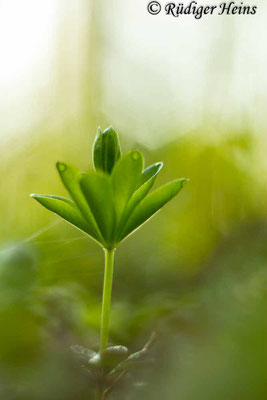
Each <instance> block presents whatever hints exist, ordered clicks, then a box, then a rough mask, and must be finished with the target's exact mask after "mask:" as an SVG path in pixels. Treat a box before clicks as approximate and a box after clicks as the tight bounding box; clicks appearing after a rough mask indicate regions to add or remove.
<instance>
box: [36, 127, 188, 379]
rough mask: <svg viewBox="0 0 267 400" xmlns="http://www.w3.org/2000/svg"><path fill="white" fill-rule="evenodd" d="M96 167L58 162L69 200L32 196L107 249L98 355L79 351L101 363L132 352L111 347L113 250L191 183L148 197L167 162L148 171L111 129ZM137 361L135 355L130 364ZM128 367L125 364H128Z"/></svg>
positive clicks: (98, 146) (99, 139)
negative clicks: (84, 169)
mask: <svg viewBox="0 0 267 400" xmlns="http://www.w3.org/2000/svg"><path fill="white" fill-rule="evenodd" d="M93 165H94V169H95V170H94V171H89V172H87V173H81V172H80V171H79V169H78V168H76V167H74V166H72V165H70V164H67V163H63V162H58V163H57V170H58V172H59V175H60V177H61V180H62V182H63V184H64V186H65V188H66V189H67V191H68V193H69V195H70V197H71V198H70V199H68V198H65V197H61V196H55V195H38V194H32V195H31V196H32V197H33V198H34V199H35V200H37V201H38V202H39V203H41V204H42V205H43V206H44V207H46V208H47V209H48V210H50V211H52V212H54V213H55V214H57V215H59V216H60V217H62V218H63V219H65V220H66V221H67V222H69V223H70V224H72V225H74V226H76V227H77V228H78V229H80V230H81V231H83V232H85V233H86V234H87V235H89V236H90V237H91V238H92V239H94V240H95V241H96V242H97V243H98V244H99V245H100V246H101V247H103V248H104V251H105V273H104V287H103V300H102V316H101V333H100V347H99V353H98V354H97V355H96V354H95V353H94V354H92V353H90V351H89V350H88V352H86V350H81V347H79V349H80V350H79V351H80V352H82V353H83V355H84V353H86V354H87V355H88V354H91V361H92V360H93V359H94V363H95V361H96V359H97V360H99V362H101V359H104V358H105V357H106V355H107V354H108V353H110V352H115V353H116V351H117V353H118V354H124V358H125V357H126V354H127V352H126V351H125V348H123V347H122V346H115V347H117V349H115V347H114V348H108V349H107V344H108V333H109V324H110V305H111V291H112V279H113V265H114V250H115V249H116V248H117V247H118V245H119V243H120V242H122V241H123V240H124V239H126V238H127V237H128V236H129V235H131V234H132V233H133V232H134V231H135V230H136V229H138V228H139V227H140V226H141V225H142V224H144V223H145V222H146V221H147V220H148V219H149V218H150V217H152V216H153V215H154V214H155V213H156V212H157V211H159V210H160V209H161V208H162V207H163V206H164V205H165V204H166V203H167V202H168V201H170V200H171V199H172V198H173V197H174V196H176V195H177V194H178V193H179V192H180V190H181V189H182V187H183V185H184V184H185V182H186V181H187V179H184V178H182V179H176V180H174V181H172V182H169V183H167V184H165V185H164V186H161V187H160V188H158V189H156V190H155V191H153V192H152V193H150V194H149V191H150V189H151V188H152V186H153V184H154V182H155V179H156V177H157V175H158V173H159V171H160V170H161V168H162V166H163V163H162V162H158V163H156V164H153V165H151V166H149V167H147V168H146V169H144V160H143V156H142V154H141V153H140V151H137V150H133V151H129V152H127V153H125V154H123V155H122V154H121V147H120V143H119V139H118V135H117V133H116V132H115V131H114V130H113V129H112V128H108V129H106V130H105V131H104V132H103V131H102V130H101V129H100V128H99V129H98V131H97V135H96V138H95V142H94V146H93ZM112 349H113V350H112ZM76 350H77V348H76ZM115 350H116V351H115ZM126 350H127V349H126ZM88 357H89V356H88ZM119 358H120V357H119ZM134 358H135V357H132V356H130V362H131V359H134ZM89 360H90V357H89ZM120 361H121V360H120ZM126 364H127V362H126V360H124V364H123V365H126ZM112 367H114V366H112ZM117 369H118V368H117ZM112 371H114V368H112V370H111V372H112Z"/></svg>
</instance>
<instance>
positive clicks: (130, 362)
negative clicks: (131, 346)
mask: <svg viewBox="0 0 267 400" xmlns="http://www.w3.org/2000/svg"><path fill="white" fill-rule="evenodd" d="M148 357H149V353H148V350H147V349H142V350H140V351H137V352H136V353H132V354H131V355H130V356H129V357H128V358H126V359H125V360H123V361H122V362H120V363H119V364H118V365H117V366H116V367H115V368H114V369H113V370H112V371H111V372H110V374H109V375H110V376H111V375H115V374H120V373H122V372H126V371H129V370H131V369H133V368H134V367H136V366H138V365H140V364H141V363H142V364H143V363H145V362H149V363H150V362H151V361H152V360H151V358H148Z"/></svg>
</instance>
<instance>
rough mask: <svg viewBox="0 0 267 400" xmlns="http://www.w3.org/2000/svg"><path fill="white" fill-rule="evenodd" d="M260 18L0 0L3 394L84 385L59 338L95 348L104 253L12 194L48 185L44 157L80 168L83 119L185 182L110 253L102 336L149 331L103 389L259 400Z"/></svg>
mask: <svg viewBox="0 0 267 400" xmlns="http://www.w3.org/2000/svg"><path fill="white" fill-rule="evenodd" d="M203 3H207V2H203ZM266 16H267V7H266V5H263V4H261V7H260V9H259V11H258V13H257V15H256V16H254V17H249V16H242V17H241V16H236V17H217V16H214V17H209V18H206V19H202V20H201V21H195V20H194V19H190V17H187V18H183V19H182V18H181V19H179V21H178V20H174V19H169V18H167V17H166V16H164V15H162V14H161V15H158V16H151V15H149V14H148V13H147V10H146V3H145V2H144V1H143V0H138V1H136V0H127V1H123V0H111V1H109V2H107V1H105V0H101V1H98V2H93V1H89V0H70V1H68V2H63V1H61V0H46V1H45V2H44V1H41V0H40V1H39V0H38V1H36V0H35V1H33V0H28V1H27V0H23V1H18V0H11V1H4V0H2V1H0V44H1V49H2V52H1V66H0V72H1V74H0V88H1V97H0V114H1V118H0V128H1V129H0V148H1V158H0V171H1V183H0V187H1V192H0V206H1V207H0V210H1V230H0V241H1V248H0V394H1V396H2V398H4V399H5V400H13V399H14V400H15V399H19V400H24V399H25V400H26V399H27V400H31V399H32V400H43V399H46V400H47V399H55V400H73V399H74V398H75V400H83V399H90V398H92V399H93V388H92V385H91V382H90V381H89V380H88V378H87V376H86V375H85V374H84V373H83V372H82V371H81V370H80V368H79V367H78V366H77V365H76V362H75V361H74V360H73V357H72V354H71V352H70V350H69V348H70V346H71V345H73V344H83V345H84V346H87V347H91V348H97V345H98V341H99V324H100V307H101V292H102V279H103V261H104V255H103V251H102V250H101V249H100V248H99V247H97V245H96V244H94V243H93V242H92V241H90V239H88V238H87V237H85V236H84V235H83V234H82V233H81V232H79V231H76V230H75V229H74V228H73V227H72V226H70V225H68V224H66V223H65V222H64V221H61V220H60V219H59V218H58V217H56V216H54V215H53V214H51V213H49V212H48V211H46V210H45V209H43V208H42V207H40V206H39V205H38V204H37V203H35V202H33V201H32V199H30V198H29V194H30V193H32V192H36V193H55V194H62V195H65V194H66V193H65V191H64V188H63V187H62V185H61V182H60V180H59V178H58V176H57V172H56V169H55V163H56V161H58V160H60V161H67V162H70V163H73V164H75V165H77V166H79V167H80V168H81V169H82V170H88V169H90V168H92V164H91V146H92V143H93V140H94V136H95V132H96V129H97V127H98V125H101V127H102V128H105V127H107V126H109V125H113V127H114V129H116V130H117V131H118V133H119V135H120V138H121V142H122V148H123V151H127V150H129V149H131V148H137V149H139V150H141V151H143V152H144V155H145V160H146V165H149V164H150V163H153V162H156V161H163V162H164V169H163V171H162V172H161V174H160V176H159V178H158V179H159V182H158V183H157V185H159V184H161V183H163V182H166V181H167V180H170V179H173V178H176V177H187V178H190V183H189V184H188V185H186V187H185V188H184V190H183V191H182V192H181V194H180V195H179V196H178V197H177V198H176V199H175V200H173V201H172V202H171V203H170V204H169V205H168V206H167V207H166V209H164V211H162V212H160V213H159V214H158V215H157V216H156V217H155V218H154V219H153V220H151V221H149V222H148V223H147V224H146V225H145V226H144V227H142V228H141V229H140V230H139V231H138V232H137V233H136V234H135V235H134V236H133V237H130V238H129V239H127V240H126V241H125V242H124V243H123V244H121V246H120V247H119V248H118V250H117V252H116V261H115V277H114V290H113V300H112V324H111V334H110V343H111V344H122V345H126V346H128V347H129V349H130V350H131V351H137V350H139V349H140V348H142V347H143V345H144V344H145V342H146V341H147V340H148V338H149V336H150V335H151V332H153V331H154V332H156V341H155V344H154V346H153V349H152V350H153V358H154V360H155V361H154V364H153V365H152V366H150V367H149V368H143V369H140V370H139V371H137V372H136V373H133V374H132V375H130V376H128V377H127V379H125V380H124V381H122V383H121V385H119V387H118V388H117V390H115V391H114V393H112V395H111V398H113V399H168V400H169V399H170V400H172V399H173V400H176V399H181V400H191V399H192V400H194V399H198V400H201V399H202V398H203V399H205V400H209V399H210V400H213V399H215V398H216V399H222V400H226V399H227V400H231V399H233V400H234V399H243V400H245V399H248V400H252V399H253V400H254V399H259V400H262V399H264V398H265V397H267V384H266V367H267V365H266V364H267V351H266V350H267V346H266V344H267V343H266V338H267V336H266V328H267V326H266V316H265V315H266V284H267V270H266V266H267V247H266V240H267V203H266V198H267V175H266V172H267V165H266V151H267V141H266V136H265V134H266V126H267V121H266V112H265V105H266V93H267V92H266V85H267V79H266V73H265V72H266V65H267V48H266V47H265V42H266V40H265V41H264V40H263V38H264V37H265V38H266V34H267V28H266V24H265V21H266Z"/></svg>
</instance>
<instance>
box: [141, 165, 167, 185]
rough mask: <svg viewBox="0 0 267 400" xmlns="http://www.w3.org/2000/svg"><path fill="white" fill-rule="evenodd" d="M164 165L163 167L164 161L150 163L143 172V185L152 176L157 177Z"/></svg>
mask: <svg viewBox="0 0 267 400" xmlns="http://www.w3.org/2000/svg"><path fill="white" fill-rule="evenodd" d="M162 167H163V162H157V163H156V164H153V165H150V166H149V167H147V168H146V169H145V170H144V171H143V172H142V180H141V185H143V184H144V183H145V182H147V181H148V180H150V179H151V178H153V177H155V176H156V175H157V174H158V173H159V171H160V170H161V169H162ZM153 182H154V181H153ZM141 185H140V186H141Z"/></svg>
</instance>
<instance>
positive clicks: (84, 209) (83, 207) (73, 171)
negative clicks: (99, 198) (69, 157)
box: [57, 162, 103, 242]
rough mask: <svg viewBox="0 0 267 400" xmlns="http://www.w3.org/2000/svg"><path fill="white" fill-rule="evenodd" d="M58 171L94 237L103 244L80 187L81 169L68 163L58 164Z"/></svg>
mask: <svg viewBox="0 0 267 400" xmlns="http://www.w3.org/2000/svg"><path fill="white" fill-rule="evenodd" d="M57 170H58V173H59V175H60V177H61V179H62V182H63V184H64V186H65V188H66V189H67V191H68V192H69V194H70V195H71V197H72V199H73V201H74V202H75V203H76V204H77V206H78V208H79V209H80V211H81V213H82V214H83V216H84V218H85V219H86V221H87V224H88V226H89V227H90V229H91V230H92V232H94V236H95V237H97V238H98V240H99V241H100V242H103V237H102V235H101V232H100V230H99V228H98V226H97V223H96V221H95V219H94V216H93V214H92V212H91V210H90V207H89V205H88V203H87V201H86V200H85V197H84V195H83V193H82V190H81V187H80V179H81V173H80V171H79V169H78V168H76V167H74V166H72V165H70V164H67V163H62V162H57Z"/></svg>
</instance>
